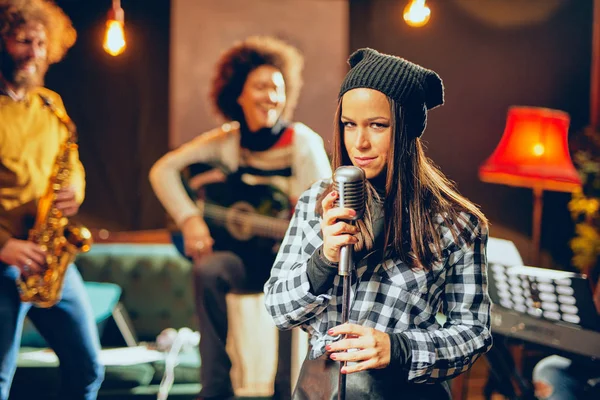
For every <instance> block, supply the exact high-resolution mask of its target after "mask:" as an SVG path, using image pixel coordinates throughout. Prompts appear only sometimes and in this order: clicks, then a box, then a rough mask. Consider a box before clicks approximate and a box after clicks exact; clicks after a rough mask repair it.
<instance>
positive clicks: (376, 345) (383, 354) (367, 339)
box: [326, 324, 392, 374]
mask: <svg viewBox="0 0 600 400" xmlns="http://www.w3.org/2000/svg"><path fill="white" fill-rule="evenodd" d="M328 334H329V335H331V336H337V335H346V337H345V338H344V339H342V340H338V341H337V342H334V343H331V344H329V345H327V347H326V349H327V352H328V353H330V355H329V358H331V359H332V360H335V361H340V362H343V361H351V362H353V363H354V364H352V365H346V366H345V367H343V368H342V373H344V374H351V373H353V372H359V371H365V370H367V369H381V368H385V367H387V366H388V365H390V360H391V351H392V344H391V341H390V337H389V335H388V334H387V333H385V332H382V331H378V330H377V329H373V328H369V327H366V326H362V325H357V324H342V325H338V326H336V327H335V328H332V329H330V330H329V332H328ZM350 349H352V350H354V351H348V350H350Z"/></svg>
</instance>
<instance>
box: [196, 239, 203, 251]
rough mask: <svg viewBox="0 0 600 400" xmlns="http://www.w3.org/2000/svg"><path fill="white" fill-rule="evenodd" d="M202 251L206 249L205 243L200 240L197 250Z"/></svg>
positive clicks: (197, 243)
mask: <svg viewBox="0 0 600 400" xmlns="http://www.w3.org/2000/svg"><path fill="white" fill-rule="evenodd" d="M202 249H204V242H203V241H202V240H198V241H197V242H196V250H198V251H202Z"/></svg>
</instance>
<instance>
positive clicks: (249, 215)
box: [204, 203, 289, 240]
mask: <svg viewBox="0 0 600 400" xmlns="http://www.w3.org/2000/svg"><path fill="white" fill-rule="evenodd" d="M204 218H206V219H209V220H210V221H211V222H213V223H215V224H217V225H219V226H223V227H226V228H228V227H229V226H231V225H233V226H244V227H249V228H250V229H251V231H252V234H253V235H255V236H260V237H264V238H269V239H274V240H280V239H283V237H284V236H285V232H286V231H287V228H288V225H289V220H287V219H284V218H276V217H269V216H266V215H262V214H258V213H255V212H246V211H242V210H236V209H233V208H229V207H223V206H220V205H217V204H212V203H204Z"/></svg>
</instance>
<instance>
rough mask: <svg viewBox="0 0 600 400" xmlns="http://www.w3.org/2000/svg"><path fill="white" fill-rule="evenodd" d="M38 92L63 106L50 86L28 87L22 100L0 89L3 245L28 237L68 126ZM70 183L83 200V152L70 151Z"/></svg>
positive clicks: (0, 227) (0, 231) (0, 225)
mask: <svg viewBox="0 0 600 400" xmlns="http://www.w3.org/2000/svg"><path fill="white" fill-rule="evenodd" d="M40 94H42V95H43V96H45V97H46V98H48V99H49V100H51V101H52V103H53V104H54V106H55V107H56V108H57V109H59V110H62V111H65V110H64V105H63V102H62V99H61V98H60V96H59V95H58V94H57V93H55V92H53V91H51V90H48V89H45V88H39V89H35V90H32V91H30V92H29V93H28V94H27V96H26V98H25V99H24V100H22V101H15V100H13V99H11V98H10V97H9V96H6V95H3V94H0V248H1V247H2V246H4V243H6V241H7V240H8V239H10V238H11V237H15V238H18V239H26V238H27V235H28V232H29V229H31V227H32V226H33V224H34V222H35V216H36V214H37V202H38V199H39V198H40V197H41V196H42V195H43V194H44V192H45V191H46V188H47V186H48V182H49V179H50V175H51V173H52V167H53V165H54V162H55V158H56V156H57V154H58V151H59V149H60V146H61V144H62V143H63V142H64V141H65V140H66V138H67V136H68V129H67V127H66V126H65V125H64V124H63V123H62V122H61V121H60V120H59V119H58V117H57V116H56V115H55V114H54V112H52V110H50V108H49V107H47V106H46V105H44V103H43V101H42V99H41V98H40V96H39V95H40ZM71 163H72V167H73V170H72V173H71V182H70V184H71V186H73V187H74V188H75V191H76V197H77V201H78V202H79V203H81V202H82V201H83V198H84V193H85V172H84V169H83V165H81V162H80V161H79V152H78V151H76V150H75V151H72V153H71Z"/></svg>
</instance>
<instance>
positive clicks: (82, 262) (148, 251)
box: [11, 243, 200, 400]
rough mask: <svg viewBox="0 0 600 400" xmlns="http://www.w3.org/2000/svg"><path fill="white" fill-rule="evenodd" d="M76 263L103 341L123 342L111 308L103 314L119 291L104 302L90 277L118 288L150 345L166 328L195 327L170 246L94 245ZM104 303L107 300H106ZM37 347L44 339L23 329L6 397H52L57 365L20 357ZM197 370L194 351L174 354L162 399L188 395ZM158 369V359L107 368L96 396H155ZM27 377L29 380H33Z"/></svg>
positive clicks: (186, 278)
mask: <svg viewBox="0 0 600 400" xmlns="http://www.w3.org/2000/svg"><path fill="white" fill-rule="evenodd" d="M76 264H77V266H78V268H79V270H80V272H81V274H82V276H83V278H84V280H85V281H86V286H88V289H89V290H88V292H89V293H90V298H91V299H92V303H93V306H94V309H95V314H96V320H97V322H98V326H99V330H100V332H101V341H102V344H103V346H105V347H114V346H125V341H124V340H123V338H122V336H121V335H120V331H119V329H118V328H117V325H116V324H115V322H114V320H113V319H112V318H110V316H111V315H110V312H109V313H107V311H106V310H107V309H110V308H112V305H113V304H114V302H116V300H117V298H118V297H119V296H117V298H114V299H107V297H111V296H113V295H114V292H113V295H107V294H105V295H99V293H100V292H99V290H101V289H100V288H101V287H102V285H95V284H93V283H90V282H110V283H114V284H116V285H118V286H117V287H118V288H120V289H121V290H122V293H120V303H121V304H122V306H123V309H124V310H125V316H128V317H129V320H130V325H131V328H132V332H133V333H134V334H135V335H136V337H137V340H138V341H139V342H154V341H155V339H156V337H157V336H158V334H160V332H161V331H162V330H163V329H165V328H175V329H178V328H181V327H184V326H187V327H190V328H191V329H194V330H196V329H197V321H196V319H195V314H194V303H193V294H192V287H191V279H190V277H191V264H190V263H189V262H188V260H186V259H185V258H183V257H181V256H180V255H179V253H177V251H176V249H175V248H174V247H173V246H172V245H170V244H138V243H135V244H130V243H128V244H125V243H116V244H112V243H97V244H95V245H94V246H93V247H92V250H91V251H90V252H88V253H85V254H80V255H79V256H78V258H77V260H76ZM107 286H109V287H110V286H111V285H107ZM113 289H114V286H113ZM94 290H95V291H94ZM111 301H112V303H113V304H110V303H111ZM44 346H45V342H44V341H43V339H41V337H39V336H37V335H36V332H35V330H34V329H33V328H32V327H31V326H26V329H25V330H24V336H23V340H22V348H21V357H20V360H19V364H18V368H17V372H16V374H15V379H14V381H13V387H12V392H11V399H15V400H19V399H32V398H35V399H53V398H55V397H53V395H54V393H56V390H57V388H58V384H59V381H60V374H59V372H58V368H56V366H57V363H40V362H37V361H30V360H27V359H25V358H26V356H23V354H24V353H26V352H29V351H39V347H44ZM199 368H200V358H199V355H198V352H197V351H191V352H189V353H187V354H183V355H182V356H181V357H180V362H179V365H178V366H177V368H176V371H175V383H174V385H173V388H172V390H171V392H170V395H169V399H193V398H194V397H195V395H197V393H198V392H199V390H200V384H199V383H198V377H199ZM163 372H164V363H162V362H161V361H156V362H146V363H140V364H136V365H130V366H107V368H106V377H105V380H104V383H103V385H102V388H101V390H100V395H99V398H100V399H108V398H111V399H129V398H131V399H144V398H148V399H151V398H152V399H155V398H156V395H157V392H158V387H159V384H160V380H161V378H162V376H163ZM32 382H35V384H34V385H32Z"/></svg>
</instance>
